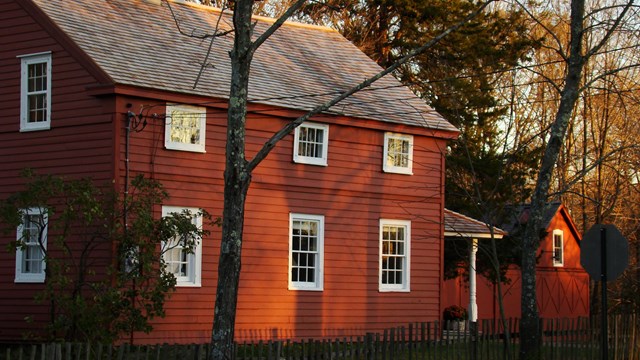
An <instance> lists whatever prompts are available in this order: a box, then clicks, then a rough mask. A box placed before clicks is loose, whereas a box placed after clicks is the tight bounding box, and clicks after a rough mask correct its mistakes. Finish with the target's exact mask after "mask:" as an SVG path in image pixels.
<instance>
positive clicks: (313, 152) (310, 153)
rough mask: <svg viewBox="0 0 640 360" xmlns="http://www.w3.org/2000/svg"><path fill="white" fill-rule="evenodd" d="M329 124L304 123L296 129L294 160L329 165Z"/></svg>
mask: <svg viewBox="0 0 640 360" xmlns="http://www.w3.org/2000/svg"><path fill="white" fill-rule="evenodd" d="M328 147H329V125H326V124H316V123H303V124H302V125H300V126H298V127H297V128H296V130H295V140H294V143H293V161H294V162H297V163H303V164H312V165H322V166H327V149H328Z"/></svg>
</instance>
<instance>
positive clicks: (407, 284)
mask: <svg viewBox="0 0 640 360" xmlns="http://www.w3.org/2000/svg"><path fill="white" fill-rule="evenodd" d="M385 225H392V226H404V227H405V229H406V231H405V236H406V239H405V255H404V258H405V261H404V262H403V265H404V268H403V276H404V279H403V283H402V284H400V285H399V284H383V283H382V230H383V228H384V226H385ZM378 237H379V247H380V248H379V251H378V291H380V292H410V291H411V271H410V270H411V221H409V220H395V219H380V227H379V230H378Z"/></svg>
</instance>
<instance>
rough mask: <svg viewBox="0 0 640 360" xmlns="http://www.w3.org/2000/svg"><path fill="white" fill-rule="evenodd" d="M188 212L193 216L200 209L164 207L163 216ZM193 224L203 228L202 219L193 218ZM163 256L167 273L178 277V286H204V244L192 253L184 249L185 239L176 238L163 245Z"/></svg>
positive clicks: (198, 245) (199, 217) (199, 245)
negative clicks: (202, 278)
mask: <svg viewBox="0 0 640 360" xmlns="http://www.w3.org/2000/svg"><path fill="white" fill-rule="evenodd" d="M184 210H188V211H189V213H191V214H192V215H194V214H197V213H198V212H199V211H200V209H197V208H188V207H179V206H163V207H162V216H163V217H164V216H171V214H173V213H178V214H180V213H182V212H183V211H184ZM192 220H193V223H194V224H195V225H196V226H197V227H198V228H202V217H201V216H193V219H192ZM162 256H163V257H164V261H165V263H166V265H167V271H168V272H170V273H172V274H173V276H175V277H176V286H194V287H199V286H201V285H202V280H201V277H202V244H201V243H200V244H197V245H196V247H195V249H194V251H193V252H192V253H189V252H187V251H186V250H185V249H184V237H176V238H174V239H172V240H171V241H166V242H163V243H162Z"/></svg>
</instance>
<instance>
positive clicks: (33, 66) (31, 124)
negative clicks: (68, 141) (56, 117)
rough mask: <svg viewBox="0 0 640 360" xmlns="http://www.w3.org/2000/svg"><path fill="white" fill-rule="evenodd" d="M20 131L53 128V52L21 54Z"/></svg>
mask: <svg viewBox="0 0 640 360" xmlns="http://www.w3.org/2000/svg"><path fill="white" fill-rule="evenodd" d="M20 62H21V72H20V131H36V130H48V129H49V128H51V52H46V53H38V54H32V55H24V56H20Z"/></svg>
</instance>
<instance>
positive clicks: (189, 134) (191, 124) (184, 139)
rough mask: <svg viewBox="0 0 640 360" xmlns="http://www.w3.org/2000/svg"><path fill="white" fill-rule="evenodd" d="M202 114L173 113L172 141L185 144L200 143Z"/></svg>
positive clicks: (175, 111)
mask: <svg viewBox="0 0 640 360" xmlns="http://www.w3.org/2000/svg"><path fill="white" fill-rule="evenodd" d="M201 116H202V114H201V113H200V112H187V111H183V110H173V111H171V119H170V124H171V141H172V142H178V143H184V144H199V143H200V117H201Z"/></svg>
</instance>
